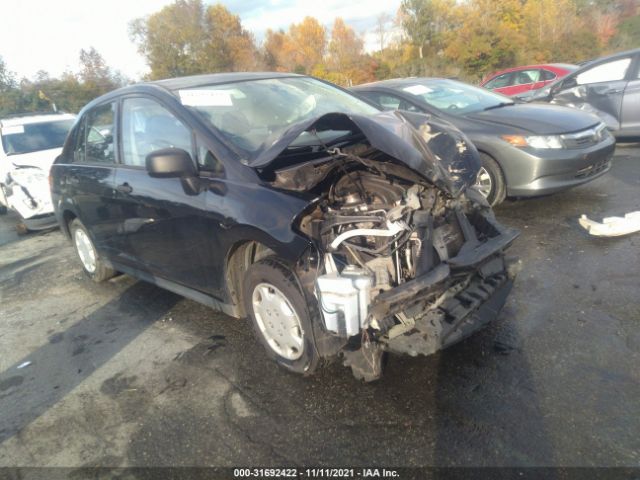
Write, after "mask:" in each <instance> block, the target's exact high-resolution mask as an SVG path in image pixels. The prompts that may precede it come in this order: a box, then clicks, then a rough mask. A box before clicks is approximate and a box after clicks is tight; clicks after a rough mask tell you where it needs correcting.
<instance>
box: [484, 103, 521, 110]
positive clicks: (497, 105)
mask: <svg viewBox="0 0 640 480" xmlns="http://www.w3.org/2000/svg"><path fill="white" fill-rule="evenodd" d="M515 104H516V102H500V103H496V104H495V105H491V106H490V107H487V108H485V109H484V110H483V111H485V112H486V111H487V110H493V109H494V108H502V107H510V106H512V105H515Z"/></svg>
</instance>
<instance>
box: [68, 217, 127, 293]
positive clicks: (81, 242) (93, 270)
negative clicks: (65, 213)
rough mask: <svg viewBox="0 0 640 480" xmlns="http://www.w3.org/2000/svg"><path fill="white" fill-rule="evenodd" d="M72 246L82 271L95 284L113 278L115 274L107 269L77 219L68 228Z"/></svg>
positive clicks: (85, 230) (87, 233)
mask: <svg viewBox="0 0 640 480" xmlns="http://www.w3.org/2000/svg"><path fill="white" fill-rule="evenodd" d="M69 231H70V232H71V239H72V240H73V246H74V247H75V249H76V253H77V254H78V258H80V263H82V269H83V270H84V272H85V273H86V274H87V275H88V276H89V277H90V278H91V280H93V281H94V282H96V283H100V282H104V281H105V280H108V279H109V278H111V277H113V276H114V275H115V274H116V272H115V270H113V269H111V268H109V267H108V266H107V265H106V263H105V261H104V260H103V259H102V258H101V257H100V254H99V253H98V251H97V250H96V247H95V246H94V245H93V241H92V240H91V237H90V236H89V232H88V231H87V229H86V228H85V226H84V225H83V224H82V222H81V221H80V220H78V219H77V218H76V219H75V220H73V221H72V222H71V225H70V226H69Z"/></svg>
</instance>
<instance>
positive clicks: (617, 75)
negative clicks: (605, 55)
mask: <svg viewBox="0 0 640 480" xmlns="http://www.w3.org/2000/svg"><path fill="white" fill-rule="evenodd" d="M630 64H631V58H623V59H620V60H614V61H613V62H606V63H603V64H601V65H596V66H595V67H593V68H590V69H588V70H585V71H584V72H582V73H580V74H579V75H577V76H576V82H577V84H578V85H586V84H589V83H601V82H614V81H616V80H623V79H624V77H625V76H626V75H627V69H628V68H629V65H630Z"/></svg>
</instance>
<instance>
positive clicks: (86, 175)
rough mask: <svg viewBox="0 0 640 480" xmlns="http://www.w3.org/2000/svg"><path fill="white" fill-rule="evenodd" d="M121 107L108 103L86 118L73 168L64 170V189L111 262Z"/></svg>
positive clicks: (77, 140) (85, 115)
mask: <svg viewBox="0 0 640 480" xmlns="http://www.w3.org/2000/svg"><path fill="white" fill-rule="evenodd" d="M116 112H117V104H116V103H115V102H107V103H103V104H100V105H97V106H95V107H94V108H92V109H91V110H89V111H88V112H86V113H85V114H84V115H83V118H82V119H81V120H80V125H79V130H78V133H77V135H76V137H75V145H74V149H73V153H72V158H71V164H70V165H69V166H66V167H65V168H64V169H61V171H62V173H61V178H60V185H61V188H62V189H64V190H66V192H65V197H66V198H70V199H72V202H73V206H74V209H75V210H76V213H77V214H78V217H79V218H80V221H82V223H83V224H84V225H85V227H87V229H88V230H89V233H90V234H91V235H92V237H93V240H94V243H95V245H96V248H98V250H100V251H101V252H102V253H103V254H104V255H105V256H107V257H108V258H113V256H114V255H115V253H116V252H115V250H114V248H115V245H114V243H113V240H114V234H115V230H116V227H117V225H116V223H115V222H114V203H113V202H114V199H115V190H114V176H115V166H116V148H115V145H116V130H115V118H116Z"/></svg>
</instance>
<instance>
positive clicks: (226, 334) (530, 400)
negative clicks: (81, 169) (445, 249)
mask: <svg viewBox="0 0 640 480" xmlns="http://www.w3.org/2000/svg"><path fill="white" fill-rule="evenodd" d="M634 210H640V148H638V147H637V146H625V147H618V149H617V152H616V158H615V161H614V165H613V168H612V170H611V171H610V172H609V173H608V174H607V175H606V176H604V177H602V178H599V179H597V180H595V181H593V182H591V183H589V184H587V185H584V186H581V187H578V188H575V189H572V190H569V191H566V192H563V193H560V194H556V195H552V196H548V197H543V198H536V199H529V200H519V201H507V202H505V203H504V204H503V205H501V206H500V207H498V208H497V209H496V214H497V216H498V218H499V219H500V220H501V221H502V222H503V223H504V224H507V225H510V226H514V227H517V228H519V229H520V230H521V231H522V235H521V237H520V238H519V239H518V240H517V241H516V242H515V244H514V245H513V246H512V248H511V249H510V251H509V254H510V255H511V256H515V257H519V258H520V261H521V262H522V271H521V272H520V274H519V276H518V278H517V280H516V284H515V287H514V290H513V292H512V294H511V296H510V297H509V300H508V302H507V305H506V306H505V308H504V310H503V312H502V314H501V315H500V317H499V318H498V319H497V320H496V321H494V322H493V323H492V324H491V325H490V326H489V327H488V328H487V329H485V330H483V331H482V332H480V333H478V334H476V335H474V336H473V337H471V338H469V339H467V340H465V341H464V342H462V343H460V344H458V345H455V346H454V347H452V348H450V349H448V350H445V351H443V352H441V353H439V354H436V355H432V356H430V357H418V358H409V357H394V356H392V357H390V358H389V361H388V364H387V366H386V372H385V376H384V377H383V379H382V380H380V381H379V382H377V383H374V384H361V383H359V382H358V381H356V380H355V379H354V378H353V377H352V375H351V372H350V370H349V369H347V368H345V367H343V366H341V365H340V364H339V363H334V364H331V365H327V366H325V367H324V368H322V369H321V371H320V372H319V373H318V374H317V375H315V376H313V377H310V378H302V377H298V376H295V375H292V374H289V373H287V372H284V371H282V370H281V369H279V368H277V367H276V366H275V364H273V363H271V362H270V361H269V360H268V359H267V357H266V355H265V353H264V352H263V350H262V347H260V346H259V345H258V343H257V341H256V340H255V339H254V338H253V333H252V331H251V328H250V325H249V323H248V322H247V321H246V320H234V319H232V318H229V317H226V316H224V315H222V314H218V313H215V312H212V311H211V310H209V309H208V308H207V307H204V306H202V305H199V304H197V303H195V302H193V301H190V300H186V299H184V298H182V297H179V296H177V295H174V294H172V293H169V292H166V291H164V290H161V289H159V288H157V287H154V286H152V285H149V284H146V283H144V282H137V281H135V280H134V279H132V278H130V277H127V276H120V277H117V278H115V279H112V280H110V281H109V282H107V283H105V284H102V285H96V284H93V283H92V282H90V281H88V280H87V278H86V277H85V276H84V275H83V273H82V272H81V269H80V265H79V263H78V261H77V259H76V258H75V254H74V252H73V250H72V248H71V245H70V244H69V243H68V242H67V240H66V239H65V238H64V237H63V236H62V234H61V233H60V232H59V231H57V230H54V231H49V232H41V233H37V234H28V235H26V236H20V235H17V233H15V231H14V229H13V224H14V222H15V217H13V216H12V215H7V216H3V217H0V352H1V355H0V466H66V467H74V468H75V467H83V466H106V467H124V466H168V465H172V466H187V465H188V466H192V465H203V466H204V465H207V466H240V465H246V466H254V465H262V466H269V465H271V466H283V465H318V466H319V465H333V466H359V465H360V466H371V465H388V466H396V467H399V466H424V465H430V466H533V465H535V466H636V467H637V466H640V434H639V432H640V368H639V365H640V330H639V327H640V272H639V270H638V265H639V264H640V233H637V234H633V235H629V236H626V237H621V238H615V239H597V238H593V237H590V236H589V235H587V234H586V233H585V232H584V231H582V230H581V228H580V227H579V225H578V222H577V219H578V217H579V216H580V215H581V214H583V213H586V214H588V215H589V216H590V217H592V218H595V219H598V220H600V219H601V218H602V217H603V216H608V215H622V214H624V213H627V212H630V211H634Z"/></svg>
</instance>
